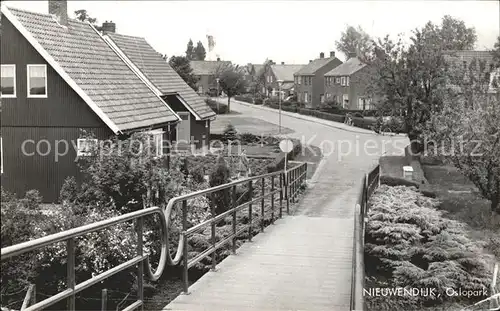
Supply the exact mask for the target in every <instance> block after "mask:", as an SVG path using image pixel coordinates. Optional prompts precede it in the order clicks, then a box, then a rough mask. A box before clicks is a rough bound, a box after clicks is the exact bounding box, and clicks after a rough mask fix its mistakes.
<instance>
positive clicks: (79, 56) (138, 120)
mask: <svg viewBox="0 0 500 311" xmlns="http://www.w3.org/2000/svg"><path fill="white" fill-rule="evenodd" d="M9 11H10V12H11V13H12V14H13V15H14V16H15V17H16V18H17V20H18V21H19V22H20V23H21V25H22V26H23V27H24V28H25V29H26V30H27V31H28V32H29V33H30V34H31V36H33V37H34V39H35V40H36V41H37V42H38V43H39V44H40V45H41V46H42V48H43V49H44V50H45V51H46V52H47V53H48V54H49V55H50V56H51V57H52V58H53V59H54V60H55V62H56V63H57V64H58V65H59V66H60V67H61V68H62V69H63V70H64V72H65V73H66V74H67V75H68V76H69V77H70V78H71V79H72V80H73V81H74V82H75V83H76V85H77V86H78V87H80V88H81V89H82V90H83V92H84V93H85V94H86V95H87V96H88V97H89V98H90V99H91V100H92V101H93V102H94V103H95V105H96V106H97V107H98V108H99V109H100V110H101V111H102V112H103V113H104V114H105V115H106V116H107V117H108V118H109V119H110V120H111V122H113V123H114V124H115V125H116V127H117V128H118V130H120V131H123V130H131V129H137V128H142V127H150V126H153V125H159V124H164V123H167V122H172V121H177V120H178V117H177V116H176V115H175V113H173V112H172V110H171V109H170V108H169V107H168V106H167V105H166V104H165V102H164V101H163V100H161V99H160V98H159V97H157V96H156V95H155V94H154V93H153V91H151V89H149V88H148V87H147V86H146V85H145V84H144V83H143V82H142V81H141V80H140V79H139V78H138V77H137V76H136V75H135V74H134V72H133V71H132V70H131V69H130V68H129V67H128V66H127V65H126V64H125V63H124V62H123V61H122V60H121V59H120V58H119V57H118V55H116V53H115V52H114V51H113V50H112V49H111V48H110V47H109V46H108V45H107V43H106V42H105V41H104V40H103V39H102V38H101V37H100V35H99V34H98V33H97V32H96V31H95V30H94V29H93V28H92V27H91V26H90V25H89V24H87V23H83V22H79V21H76V20H72V19H70V20H69V25H68V27H67V28H65V27H62V26H60V25H59V24H58V23H57V22H56V21H55V20H54V19H53V18H52V16H51V15H48V14H39V13H32V12H27V11H23V10H18V9H9ZM108 125H109V124H108Z"/></svg>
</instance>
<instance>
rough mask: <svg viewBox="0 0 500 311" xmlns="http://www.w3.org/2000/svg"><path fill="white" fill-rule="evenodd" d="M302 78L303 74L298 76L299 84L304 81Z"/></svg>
mask: <svg viewBox="0 0 500 311" xmlns="http://www.w3.org/2000/svg"><path fill="white" fill-rule="evenodd" d="M301 80H302V77H301V76H297V81H298V82H299V85H300V82H302V81H301Z"/></svg>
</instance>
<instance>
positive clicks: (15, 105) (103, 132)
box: [0, 0, 214, 202]
mask: <svg viewBox="0 0 500 311" xmlns="http://www.w3.org/2000/svg"><path fill="white" fill-rule="evenodd" d="M1 13H2V40H1V43H0V45H1V46H0V52H1V59H0V60H1V97H2V114H1V122H2V124H1V125H2V128H1V134H2V137H1V145H2V176H1V182H2V187H4V188H5V189H6V190H8V191H11V192H15V193H17V194H19V195H22V194H24V192H25V191H27V190H29V189H38V190H39V191H40V192H41V194H42V196H43V197H44V201H45V202H54V201H56V200H57V199H58V196H59V191H60V189H61V186H62V184H63V182H64V180H65V178H66V177H68V176H75V177H76V178H77V180H81V178H82V177H83V176H82V173H81V172H80V170H79V169H78V159H80V158H81V157H85V156H87V155H88V148H89V146H91V145H93V144H96V143H98V141H99V140H105V139H108V138H111V137H116V136H118V137H119V138H126V137H128V136H129V135H130V134H132V133H134V132H137V131H147V132H148V133H149V134H150V135H152V136H153V138H154V140H155V141H156V142H157V151H156V152H157V154H158V155H160V156H161V155H162V154H163V151H164V146H165V145H166V144H164V141H172V140H175V139H179V138H184V137H188V136H189V135H191V136H192V134H193V132H192V131H190V127H189V126H188V125H189V123H186V122H185V119H186V115H187V114H185V115H182V114H181V112H182V111H185V110H188V111H189V117H188V118H189V119H190V118H191V117H190V116H191V115H193V116H195V118H196V117H197V116H198V117H199V118H200V119H201V120H200V122H205V123H204V124H205V126H206V125H207V124H208V126H209V122H208V121H206V120H207V119H209V118H210V116H214V114H213V112H211V111H210V110H209V108H208V107H204V106H202V101H201V100H200V99H199V98H197V97H196V94H194V92H191V93H189V92H188V89H189V86H187V85H186V84H185V83H184V81H183V80H182V79H181V78H180V77H178V76H177V77H176V76H174V75H175V72H173V70H172V69H171V68H170V67H169V66H168V64H166V63H165V62H161V60H162V58H161V55H159V54H158V53H156V52H154V50H152V48H151V47H150V46H149V45H147V44H145V41H142V40H143V39H141V38H133V37H130V38H121V37H120V38H119V36H113V35H109V33H110V32H113V31H114V27H115V25H114V24H112V23H105V24H104V25H103V32H104V33H107V34H108V35H105V36H103V34H102V33H100V32H99V31H97V30H96V29H95V28H94V27H93V26H92V25H90V24H89V23H84V22H80V21H77V20H73V19H69V18H68V15H67V2H66V1H52V0H51V1H49V13H50V14H40V13H32V12H27V11H23V10H18V9H9V8H7V7H6V6H2V8H1ZM120 39H122V40H120ZM127 44H132V45H130V46H126V45H127ZM119 46H120V47H119ZM121 48H123V50H122V49H121ZM129 48H130V49H129ZM138 57H143V58H142V59H141V61H146V62H144V63H141V62H140V61H139V60H138ZM153 63H154V66H158V68H153V69H151V68H149V67H148V66H149V65H150V64H153ZM163 64H165V65H163ZM164 75H165V76H166V77H164ZM170 104H171V105H172V106H170ZM176 110H177V111H179V113H177V112H176ZM197 122H198V120H197ZM82 130H84V131H86V132H89V133H92V134H93V135H94V137H95V139H91V140H89V139H86V138H83V136H82ZM208 130H209V128H208V129H207V128H205V130H204V131H199V133H200V134H203V135H207V133H208ZM174 135H175V136H176V137H174Z"/></svg>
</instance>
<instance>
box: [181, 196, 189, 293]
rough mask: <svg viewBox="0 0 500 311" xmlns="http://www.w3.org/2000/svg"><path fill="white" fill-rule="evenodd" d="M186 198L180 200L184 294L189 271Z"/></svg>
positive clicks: (186, 291) (187, 290)
mask: <svg viewBox="0 0 500 311" xmlns="http://www.w3.org/2000/svg"><path fill="white" fill-rule="evenodd" d="M186 231H187V200H184V201H182V241H183V250H182V253H183V260H182V261H183V266H184V267H183V273H182V280H183V283H184V294H185V295H189V271H188V239H187V234H186Z"/></svg>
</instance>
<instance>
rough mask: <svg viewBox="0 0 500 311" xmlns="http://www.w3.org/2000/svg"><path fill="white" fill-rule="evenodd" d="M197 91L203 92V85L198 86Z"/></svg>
mask: <svg viewBox="0 0 500 311" xmlns="http://www.w3.org/2000/svg"><path fill="white" fill-rule="evenodd" d="M198 93H199V94H203V86H201V85H200V86H198Z"/></svg>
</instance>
